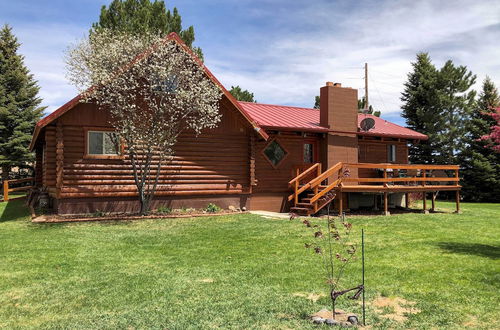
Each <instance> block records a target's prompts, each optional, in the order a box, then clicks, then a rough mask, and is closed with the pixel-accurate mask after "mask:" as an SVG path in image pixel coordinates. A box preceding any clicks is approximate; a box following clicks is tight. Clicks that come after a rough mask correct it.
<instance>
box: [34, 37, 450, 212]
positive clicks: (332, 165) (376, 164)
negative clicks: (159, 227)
mask: <svg viewBox="0 0 500 330" xmlns="http://www.w3.org/2000/svg"><path fill="white" fill-rule="evenodd" d="M167 38H169V39H171V40H173V41H175V42H177V43H178V44H179V45H180V46H182V47H183V48H185V49H187V47H186V46H185V45H184V43H183V42H182V40H181V39H180V38H179V37H178V36H177V35H176V34H175V33H173V34H170V35H169V36H168V37H167ZM186 51H188V50H186ZM191 55H192V56H195V55H194V54H192V53H191ZM198 63H199V64H200V65H201V66H202V67H203V69H204V72H205V73H206V75H207V77H209V78H210V79H211V80H212V81H213V82H214V83H215V84H216V85H217V86H218V87H219V88H220V90H221V91H222V93H223V96H222V99H221V100H220V102H219V111H220V112H221V114H222V120H221V122H220V124H219V125H218V127H217V128H215V129H211V130H206V131H204V132H203V133H202V134H200V135H198V136H196V135H194V134H192V133H189V132H186V133H183V134H182V136H180V138H179V140H178V143H177V145H176V147H175V155H174V158H173V160H172V162H170V163H169V164H168V165H165V166H163V167H162V168H161V171H160V181H159V184H160V185H159V187H158V190H157V192H156V195H155V199H154V201H153V205H152V208H153V209H154V208H157V207H159V206H167V207H170V208H181V207H193V208H203V207H205V206H206V205H207V204H208V203H215V204H217V205H218V206H220V207H224V208H227V207H229V206H230V205H232V206H234V207H237V208H241V209H249V210H269V211H280V212H284V211H289V210H292V211H293V212H297V213H303V214H309V215H311V214H316V213H318V212H320V211H321V210H322V209H324V208H325V206H327V205H333V206H334V207H335V209H336V210H337V211H338V212H343V211H345V210H348V209H358V208H378V207H381V208H382V204H383V208H384V212H385V213H386V214H388V208H389V207H394V206H403V205H405V203H406V206H408V205H407V203H408V194H409V193H411V192H420V193H423V197H424V209H425V208H426V206H425V196H426V195H427V193H432V208H433V209H434V201H435V193H436V192H437V191H440V190H453V191H456V192H457V194H456V196H457V210H458V201H459V190H460V186H459V185H458V167H456V166H453V165H450V166H437V165H434V166H430V165H417V164H408V147H409V145H410V144H412V143H419V141H422V140H425V139H427V136H426V135H424V134H421V133H419V132H415V131H413V130H411V129H408V128H405V127H401V126H399V125H396V124H394V123H391V122H389V121H386V120H384V119H382V118H378V117H375V116H372V115H368V114H359V113H358V104H357V101H358V96H357V90H356V89H352V88H346V87H343V86H341V84H339V83H335V84H334V83H331V82H327V83H326V85H325V86H323V87H321V88H320V100H321V102H320V103H321V104H320V108H319V109H309V108H299V107H292V106H282V105H270V104H260V103H249V102H238V101H237V100H236V99H235V98H234V97H233V96H232V95H231V94H230V93H229V92H228V91H227V90H226V89H225V88H224V86H223V85H222V84H221V83H220V82H219V81H218V80H217V79H216V78H215V76H214V75H213V74H212V73H211V72H210V71H209V70H208V68H206V67H205V66H204V65H203V64H202V62H201V61H198ZM367 118H369V119H371V125H370V127H369V129H366V128H363V129H362V126H363V125H361V124H362V121H363V120H366V119H367ZM110 120H111V118H110V115H109V113H107V112H106V111H105V110H103V109H99V108H98V106H96V105H95V104H92V103H83V102H82V99H81V97H80V96H77V97H75V98H73V99H72V100H70V101H69V102H67V103H66V104H64V105H63V106H61V107H60V108H59V109H57V110H56V111H54V112H53V113H51V114H50V115H48V116H46V117H45V118H43V119H42V120H40V121H39V122H38V123H37V125H36V127H35V130H34V134H33V138H32V142H31V146H30V148H31V150H32V151H34V152H35V155H36V163H35V186H37V187H39V188H41V189H44V190H45V191H47V192H48V194H49V196H50V198H51V201H52V206H53V209H54V211H55V212H57V213H58V214H82V213H92V212H96V211H102V212H110V213H111V212H117V213H118V212H137V210H138V208H139V202H138V199H137V190H136V186H135V184H134V180H133V175H132V166H131V163H130V160H129V159H128V157H127V156H126V152H124V151H123V150H118V149H117V148H113V147H111V146H110V145H108V144H109V143H110V142H109V140H110V139H109V138H107V136H108V135H107V134H108V133H109V132H112V131H113V127H112V126H111V125H110ZM450 171H451V172H454V173H455V174H453V173H452V175H451V176H450V174H449V172H450ZM439 173H441V175H439ZM436 174H438V175H437V176H436Z"/></svg>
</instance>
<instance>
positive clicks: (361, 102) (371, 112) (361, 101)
mask: <svg viewBox="0 0 500 330" xmlns="http://www.w3.org/2000/svg"><path fill="white" fill-rule="evenodd" d="M365 108H366V100H365V97H364V96H363V97H362V98H361V99H359V100H358V113H367V114H369V115H374V116H375V117H380V115H381V112H380V111H378V110H375V109H373V106H372V105H371V104H370V105H369V106H368V111H366V110H365Z"/></svg>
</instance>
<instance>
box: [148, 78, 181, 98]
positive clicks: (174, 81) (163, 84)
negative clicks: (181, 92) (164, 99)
mask: <svg viewBox="0 0 500 330" xmlns="http://www.w3.org/2000/svg"><path fill="white" fill-rule="evenodd" d="M178 86H179V79H178V78H177V76H176V75H170V76H169V77H168V78H167V79H164V80H160V79H158V80H157V81H156V84H155V85H154V86H153V90H154V91H155V92H165V93H168V94H174V93H175V92H176V91H177V87H178Z"/></svg>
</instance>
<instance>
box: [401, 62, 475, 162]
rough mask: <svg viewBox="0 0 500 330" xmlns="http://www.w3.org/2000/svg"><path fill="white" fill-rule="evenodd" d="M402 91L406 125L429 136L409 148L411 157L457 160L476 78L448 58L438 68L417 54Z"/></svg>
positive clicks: (435, 160)
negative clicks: (472, 87)
mask: <svg viewBox="0 0 500 330" xmlns="http://www.w3.org/2000/svg"><path fill="white" fill-rule="evenodd" d="M412 66H413V72H411V73H410V74H408V80H407V82H406V83H405V90H404V91H403V93H402V97H401V100H402V101H403V103H404V105H403V107H402V108H403V113H402V116H403V117H404V118H405V119H406V124H407V126H408V127H409V128H411V129H414V130H416V131H418V132H421V133H424V134H427V135H428V136H429V139H428V140H427V141H422V142H420V143H418V144H415V145H413V146H412V147H411V148H410V160H411V161H412V162H414V163H424V164H450V163H457V161H458V157H457V156H458V152H459V150H460V148H461V145H462V138H463V136H464V134H465V132H466V129H465V124H466V122H467V120H468V117H469V116H470V113H471V112H472V109H473V108H474V106H475V91H473V90H470V88H471V86H472V85H473V84H474V82H475V79H476V77H475V76H474V75H473V74H472V73H471V72H470V71H468V70H467V68H466V67H465V66H455V65H454V64H453V62H452V61H447V62H446V63H445V65H444V66H443V67H442V68H441V69H440V70H438V69H436V67H435V66H434V65H433V64H432V62H431V59H430V57H429V55H428V54H427V53H419V54H417V60H416V62H414V63H412Z"/></svg>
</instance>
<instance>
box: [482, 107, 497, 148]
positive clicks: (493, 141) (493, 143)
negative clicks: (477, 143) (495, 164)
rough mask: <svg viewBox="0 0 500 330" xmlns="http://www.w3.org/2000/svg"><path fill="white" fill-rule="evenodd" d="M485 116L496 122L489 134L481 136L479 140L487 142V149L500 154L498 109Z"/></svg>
mask: <svg viewBox="0 0 500 330" xmlns="http://www.w3.org/2000/svg"><path fill="white" fill-rule="evenodd" d="M486 114H487V115H488V116H491V117H492V118H493V119H494V120H495V121H496V124H495V125H493V126H492V127H491V132H490V134H488V135H484V136H482V137H481V140H483V141H488V142H489V143H488V145H487V147H488V148H491V149H493V150H495V151H496V152H500V108H496V109H494V111H493V112H491V113H490V112H488V113H486Z"/></svg>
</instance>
